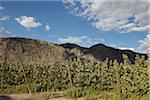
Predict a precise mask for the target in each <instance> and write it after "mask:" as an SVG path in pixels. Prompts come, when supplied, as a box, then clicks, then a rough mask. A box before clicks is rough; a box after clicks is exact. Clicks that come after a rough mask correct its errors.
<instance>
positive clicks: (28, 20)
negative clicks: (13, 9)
mask: <svg viewBox="0 0 150 100" xmlns="http://www.w3.org/2000/svg"><path fill="white" fill-rule="evenodd" d="M15 20H16V21H17V22H18V23H19V24H20V25H22V26H23V27H25V28H27V29H28V30H30V29H32V28H37V27H39V26H41V25H42V24H41V23H40V22H38V21H36V19H35V18H34V17H29V16H21V17H18V18H15Z"/></svg>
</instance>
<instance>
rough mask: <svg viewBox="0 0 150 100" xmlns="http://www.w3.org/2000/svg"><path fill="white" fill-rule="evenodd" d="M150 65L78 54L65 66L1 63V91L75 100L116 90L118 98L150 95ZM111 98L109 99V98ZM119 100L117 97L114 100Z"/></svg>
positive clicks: (139, 61)
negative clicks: (62, 93) (63, 93)
mask: <svg viewBox="0 0 150 100" xmlns="http://www.w3.org/2000/svg"><path fill="white" fill-rule="evenodd" d="M148 63H149V61H145V60H144V58H143V57H138V56H137V57H136V61H135V63H134V64H131V62H130V61H129V60H128V57H127V56H125V55H124V61H123V63H121V64H119V63H117V61H109V60H108V59H106V60H105V61H104V62H99V61H96V60H94V59H93V58H92V57H91V56H85V55H82V54H78V55H77V57H76V58H74V59H73V60H68V61H66V62H63V63H61V62H56V61H51V62H49V64H42V65H40V64H39V65H38V64H37V65H14V64H6V63H4V62H1V63H0V91H1V93H11V92H12V91H8V90H9V89H11V90H13V89H14V91H13V92H15V91H16V92H18V91H20V92H21V91H22V92H29V91H31V92H40V91H54V92H55V91H66V90H67V92H66V95H67V96H70V97H73V98H76V97H81V96H87V97H88V98H91V97H90V95H92V92H93V91H95V92H93V93H95V94H96V95H98V91H111V90H116V91H117V92H116V93H117V95H119V96H117V98H119V99H124V98H132V97H133V95H132V94H134V95H135V96H141V97H142V96H143V95H145V94H146V95H147V94H148V91H149V86H150V84H149V74H148V73H149V64H148ZM108 97H109V96H108ZM114 98H116V97H114Z"/></svg>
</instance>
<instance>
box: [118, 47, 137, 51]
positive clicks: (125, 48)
mask: <svg viewBox="0 0 150 100" xmlns="http://www.w3.org/2000/svg"><path fill="white" fill-rule="evenodd" d="M118 49H121V50H132V51H135V48H127V47H119V48H118Z"/></svg>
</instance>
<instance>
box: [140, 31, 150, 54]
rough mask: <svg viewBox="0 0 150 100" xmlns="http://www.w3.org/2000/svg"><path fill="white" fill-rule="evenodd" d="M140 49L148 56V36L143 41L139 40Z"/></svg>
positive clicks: (149, 35) (149, 40)
mask: <svg viewBox="0 0 150 100" xmlns="http://www.w3.org/2000/svg"><path fill="white" fill-rule="evenodd" d="M139 42H140V47H141V49H142V50H143V51H144V52H145V53H149V54H150V34H148V35H147V36H146V38H145V39H144V40H140V41H139Z"/></svg>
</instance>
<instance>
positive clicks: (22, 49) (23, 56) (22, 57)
mask: <svg viewBox="0 0 150 100" xmlns="http://www.w3.org/2000/svg"><path fill="white" fill-rule="evenodd" d="M65 56H66V51H65V49H64V48H63V47H61V46H58V45H55V44H52V43H47V42H45V41H40V40H33V39H26V38H1V39H0V60H1V61H5V62H8V63H17V62H18V61H21V62H23V63H26V64H34V63H46V62H48V61H50V60H58V61H62V60H64V59H65Z"/></svg>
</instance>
